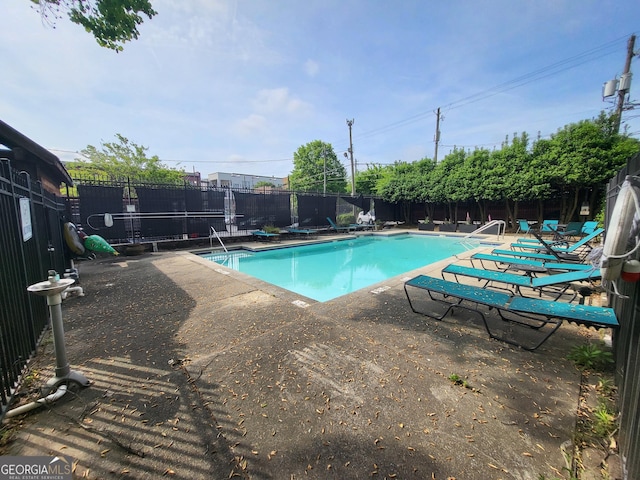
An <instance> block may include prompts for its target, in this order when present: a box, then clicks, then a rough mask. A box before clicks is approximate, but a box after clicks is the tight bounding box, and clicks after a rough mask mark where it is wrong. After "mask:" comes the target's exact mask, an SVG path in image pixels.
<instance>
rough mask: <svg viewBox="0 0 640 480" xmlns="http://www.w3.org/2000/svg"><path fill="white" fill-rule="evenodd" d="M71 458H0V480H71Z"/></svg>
mask: <svg viewBox="0 0 640 480" xmlns="http://www.w3.org/2000/svg"><path fill="white" fill-rule="evenodd" d="M72 463H73V461H72V459H71V457H0V480H71V478H72V472H71V469H72Z"/></svg>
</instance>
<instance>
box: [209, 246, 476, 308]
mask: <svg viewBox="0 0 640 480" xmlns="http://www.w3.org/2000/svg"><path fill="white" fill-rule="evenodd" d="M464 250H465V248H464V246H463V245H462V244H461V243H460V241H459V238H455V237H443V236H432V235H420V234H402V235H393V236H389V237H387V236H361V237H358V238H354V239H347V240H339V241H331V242H325V243H319V244H310V245H302V246H295V247H282V248H274V249H270V250H265V251H258V252H254V251H251V250H237V251H231V252H229V253H219V254H218V253H215V254H213V253H209V254H203V255H201V256H202V257H204V258H206V259H208V260H211V261H213V262H216V263H219V264H221V265H224V266H226V267H229V268H232V269H234V270H237V271H240V272H243V273H246V274H248V275H251V276H253V277H256V278H259V279H260V280H264V281H265V282H269V283H271V284H274V285H277V286H279V287H281V288H285V289H287V290H290V291H292V292H295V293H298V294H300V295H304V296H305V297H309V298H312V299H314V300H317V301H319V302H324V301H327V300H331V299H333V298H336V297H339V296H341V295H346V294H347V293H351V292H354V291H356V290H360V289H361V288H365V287H368V286H370V285H373V284H374V283H378V282H381V281H383V280H386V279H387V278H391V277H395V276H396V275H400V274H402V273H404V272H408V271H410V270H414V269H416V268H420V267H423V266H425V265H428V264H430V263H434V262H437V261H439V260H443V259H445V258H447V257H451V256H452V255H456V254H458V253H462V252H463V251H464Z"/></svg>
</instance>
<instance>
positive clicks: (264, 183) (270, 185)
mask: <svg viewBox="0 0 640 480" xmlns="http://www.w3.org/2000/svg"><path fill="white" fill-rule="evenodd" d="M262 187H268V188H276V186H275V184H274V183H272V182H267V181H266V180H260V181H259V182H256V184H255V185H254V186H253V188H254V190H255V189H257V188H262Z"/></svg>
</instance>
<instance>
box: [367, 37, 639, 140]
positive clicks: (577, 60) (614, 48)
mask: <svg viewBox="0 0 640 480" xmlns="http://www.w3.org/2000/svg"><path fill="white" fill-rule="evenodd" d="M626 38H627V36H624V37H619V38H617V39H615V40H612V41H610V42H607V43H605V44H603V45H600V46H598V47H595V48H592V49H590V50H587V51H586V52H583V53H580V54H577V55H574V56H572V57H569V58H566V59H563V60H560V61H558V62H555V63H552V64H551V65H547V66H545V67H542V68H540V69H538V70H534V71H533V72H529V73H527V74H525V75H521V76H519V77H516V78H514V79H512V80H509V81H507V82H504V83H501V84H499V85H496V86H494V87H491V88H488V89H486V90H482V91H480V92H478V93H475V94H473V95H469V96H468V97H464V98H461V99H459V100H456V101H454V102H451V103H449V104H447V105H446V106H445V107H444V108H445V109H447V110H453V109H455V108H461V107H463V106H466V105H469V104H471V103H474V102H478V101H480V100H485V99H487V98H490V97H492V96H495V95H498V94H500V93H504V92H506V91H509V90H513V89H514V88H518V87H521V86H524V85H527V84H529V83H531V82H534V81H538V80H541V79H543V78H547V77H550V76H553V75H556V74H558V73H561V72H563V71H566V70H569V69H571V68H575V67H577V66H579V65H582V64H584V63H588V62H591V61H594V60H597V59H599V58H602V57H604V56H607V55H611V54H613V53H617V52H618V47H619V43H620V42H621V41H622V40H626ZM434 108H435V107H432V108H430V109H429V110H425V111H422V112H419V113H417V114H415V115H412V116H410V117H407V118H405V119H402V120H398V121H396V122H393V123H390V124H388V125H383V126H381V127H378V128H374V129H372V130H369V131H367V132H364V133H361V134H360V135H357V137H356V138H357V139H363V138H369V137H372V136H376V135H379V134H381V133H386V132H388V131H389V130H393V129H396V128H399V127H402V126H405V125H408V124H410V123H414V122H416V121H418V120H421V119H423V118H424V117H427V116H431V115H432V113H433V110H434Z"/></svg>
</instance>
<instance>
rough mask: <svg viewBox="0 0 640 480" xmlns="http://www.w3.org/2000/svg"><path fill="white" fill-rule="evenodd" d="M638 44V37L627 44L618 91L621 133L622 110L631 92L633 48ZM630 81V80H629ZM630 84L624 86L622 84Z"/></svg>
mask: <svg viewBox="0 0 640 480" xmlns="http://www.w3.org/2000/svg"><path fill="white" fill-rule="evenodd" d="M635 43H636V36H635V35H631V36H630V37H629V43H627V59H626V61H625V63H624V71H623V72H622V75H621V77H620V84H621V88H619V89H618V104H617V105H616V116H617V118H616V132H620V122H621V121H622V110H623V109H624V97H625V96H626V95H627V92H628V91H629V86H630V82H631V75H630V72H631V59H632V58H633V48H634V45H635ZM627 79H628V80H627ZM623 81H624V82H629V83H626V84H625V85H622V82H623Z"/></svg>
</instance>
